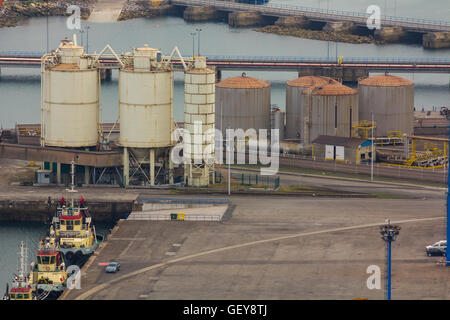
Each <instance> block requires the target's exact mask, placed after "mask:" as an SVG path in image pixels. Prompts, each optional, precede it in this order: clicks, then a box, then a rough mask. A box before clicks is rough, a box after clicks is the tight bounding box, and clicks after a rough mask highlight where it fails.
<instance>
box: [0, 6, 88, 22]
mask: <svg viewBox="0 0 450 320" xmlns="http://www.w3.org/2000/svg"><path fill="white" fill-rule="evenodd" d="M70 5H77V6H79V7H80V10H81V18H82V19H87V18H88V17H89V15H90V14H91V11H92V9H93V7H94V5H95V0H54V1H48V2H47V1H26V2H18V1H13V2H11V1H6V2H3V4H2V6H1V7H0V27H15V26H17V24H18V23H20V21H22V20H24V19H27V18H31V17H43V16H69V15H70V14H68V13H67V12H66V10H67V8H68V7H69V6H70Z"/></svg>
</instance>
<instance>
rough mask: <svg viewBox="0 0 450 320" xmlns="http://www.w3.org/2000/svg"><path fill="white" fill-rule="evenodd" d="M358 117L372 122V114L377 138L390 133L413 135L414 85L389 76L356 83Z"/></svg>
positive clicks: (405, 80) (402, 79)
mask: <svg viewBox="0 0 450 320" xmlns="http://www.w3.org/2000/svg"><path fill="white" fill-rule="evenodd" d="M358 92H359V118H360V120H369V121H370V120H371V112H372V111H373V116H374V121H375V124H376V135H377V136H379V137H385V136H388V135H389V134H390V132H392V131H400V132H401V133H402V134H403V133H406V134H413V130H414V125H413V121H414V83H413V82H411V81H409V80H407V79H404V78H401V77H398V76H391V75H377V76H373V77H369V78H366V79H363V80H361V81H359V84H358Z"/></svg>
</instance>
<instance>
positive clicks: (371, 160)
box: [370, 111, 375, 181]
mask: <svg viewBox="0 0 450 320" xmlns="http://www.w3.org/2000/svg"><path fill="white" fill-rule="evenodd" d="M371 114H372V157H371V159H370V163H371V165H370V181H373V161H374V158H375V154H374V152H375V147H374V144H375V139H374V136H373V111H372V112H371Z"/></svg>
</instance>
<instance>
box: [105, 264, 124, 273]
mask: <svg viewBox="0 0 450 320" xmlns="http://www.w3.org/2000/svg"><path fill="white" fill-rule="evenodd" d="M119 270H120V263H118V262H110V263H109V264H108V265H107V266H106V269H105V271H106V272H107V273H116V272H117V271H119Z"/></svg>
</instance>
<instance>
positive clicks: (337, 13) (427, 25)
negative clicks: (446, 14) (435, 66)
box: [171, 0, 450, 30]
mask: <svg viewBox="0 0 450 320" xmlns="http://www.w3.org/2000/svg"><path fill="white" fill-rule="evenodd" d="M171 2H174V3H183V4H186V5H195V4H203V5H214V6H216V7H219V8H223V9H226V8H233V9H237V10H239V9H240V10H244V11H245V10H249V9H250V8H252V10H255V11H258V12H261V13H271V12H274V11H275V12H277V13H279V14H280V15H299V13H300V12H308V13H311V14H312V15H314V16H315V17H324V18H325V17H326V18H330V19H332V18H334V19H335V20H341V21H344V20H353V21H354V20H359V21H362V22H363V21H365V20H367V19H368V18H369V17H370V16H371V15H370V14H368V13H364V12H356V11H345V10H333V9H322V8H313V7H305V6H298V5H290V4H282V3H268V4H265V5H263V6H255V5H252V4H241V3H235V2H228V1H227V2H225V1H217V0H190V1H184V0H172V1H171ZM352 18H353V19H352ZM355 18H357V19H355ZM380 18H381V20H382V21H381V23H382V24H383V22H384V23H385V24H386V22H387V23H388V24H390V25H394V26H409V27H417V28H423V29H434V30H447V29H450V21H445V20H432V19H421V18H409V17H398V16H390V15H382V16H381V17H380Z"/></svg>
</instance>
